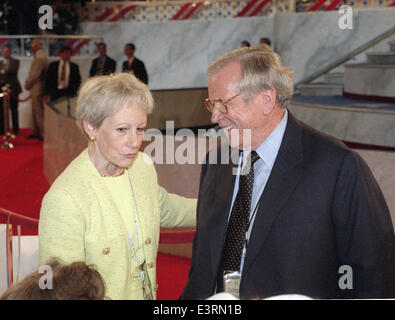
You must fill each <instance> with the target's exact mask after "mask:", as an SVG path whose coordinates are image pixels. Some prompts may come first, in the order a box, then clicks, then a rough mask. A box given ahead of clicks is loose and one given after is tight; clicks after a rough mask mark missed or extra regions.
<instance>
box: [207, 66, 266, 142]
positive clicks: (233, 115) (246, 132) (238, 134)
mask: <svg viewBox="0 0 395 320" xmlns="http://www.w3.org/2000/svg"><path fill="white" fill-rule="evenodd" d="M240 78H241V66H240V63H239V62H231V63H229V64H228V65H226V66H225V67H224V68H223V69H222V70H221V71H219V72H218V73H217V74H215V75H213V76H212V77H211V78H210V79H209V83H208V93H209V99H210V100H215V99H222V100H226V99H229V98H231V97H233V96H235V95H237V94H239V93H240V87H239V81H240ZM255 100H256V99H255V98H253V99H252V100H251V101H250V103H247V102H246V101H245V100H244V99H243V96H242V95H239V96H237V97H236V98H234V99H232V101H231V102H229V103H228V104H227V107H228V108H227V110H228V111H227V113H222V112H220V111H219V109H218V108H217V107H215V108H214V110H213V112H212V115H211V122H213V123H218V125H219V126H220V127H222V128H225V134H226V136H227V138H228V140H229V145H230V146H231V147H233V148H239V149H248V148H250V147H254V146H255V144H257V142H258V141H254V136H255V134H254V133H255V132H256V131H257V130H259V129H260V127H261V126H262V124H263V117H262V113H261V110H260V106H259V104H258V103H256V101H255ZM249 137H251V144H250V141H245V140H244V143H243V138H244V139H249Z"/></svg>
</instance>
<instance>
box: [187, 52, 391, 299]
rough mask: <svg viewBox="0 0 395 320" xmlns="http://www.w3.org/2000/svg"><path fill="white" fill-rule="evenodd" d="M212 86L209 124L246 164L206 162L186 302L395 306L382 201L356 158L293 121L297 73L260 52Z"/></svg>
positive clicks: (224, 69)
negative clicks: (283, 299) (346, 301)
mask: <svg viewBox="0 0 395 320" xmlns="http://www.w3.org/2000/svg"><path fill="white" fill-rule="evenodd" d="M207 74H208V77H209V81H208V94H209V98H208V99H206V100H205V105H206V107H207V109H208V110H209V111H210V112H211V113H212V115H211V121H212V122H213V123H218V125H219V126H220V127H221V128H223V130H224V133H225V135H226V136H227V139H228V142H229V145H230V146H231V148H232V149H234V150H235V151H236V154H237V155H239V153H241V157H240V160H239V162H238V163H229V161H228V162H226V163H223V161H222V160H221V156H222V152H221V150H214V151H216V154H217V159H214V160H216V162H214V163H213V161H210V163H209V162H208V159H211V158H212V157H211V155H210V154H208V155H207V158H206V161H205V162H203V163H204V164H203V166H202V171H201V172H202V173H201V180H200V189H199V198H198V207H197V208H198V209H197V226H196V230H197V231H196V235H195V239H194V242H193V252H192V263H191V269H190V272H189V279H188V283H187V285H186V287H185V289H184V292H183V294H182V296H181V297H182V298H183V299H204V298H207V297H208V296H211V295H213V294H214V293H219V292H227V293H232V294H233V293H234V294H235V295H236V296H239V297H240V298H241V299H252V298H258V299H263V298H266V297H271V296H277V295H283V294H301V295H305V296H308V297H311V298H323V299H333V298H394V297H395V272H394V270H395V236H394V228H393V225H392V221H391V216H390V212H389V209H388V206H387V203H386V201H385V199H384V196H383V193H382V192H381V190H380V187H379V186H378V184H377V182H376V179H375V178H374V176H373V174H372V172H371V171H370V169H369V167H368V166H367V164H366V162H365V161H364V160H363V159H362V158H361V156H360V155H359V154H358V153H357V152H355V151H353V150H350V149H349V148H347V147H346V146H345V145H344V144H343V143H342V142H341V141H339V140H337V139H335V138H333V137H329V136H327V135H325V134H323V133H321V132H318V131H317V130H314V129H312V128H310V127H309V126H307V125H305V124H303V123H302V122H300V121H299V120H297V119H296V118H295V117H294V116H293V115H292V113H291V112H290V111H289V110H288V109H287V107H288V105H289V103H290V101H291V97H292V94H293V88H294V84H293V80H292V76H293V72H292V70H291V69H290V68H289V67H287V66H284V65H283V64H282V62H281V58H280V56H279V55H278V54H276V53H275V52H274V51H273V50H271V49H270V48H268V47H266V48H258V47H257V48H240V49H238V50H234V51H232V52H229V53H227V54H225V55H223V56H222V57H220V58H219V59H218V60H217V61H215V62H214V63H213V64H211V65H210V67H209V68H208V70H207ZM246 133H249V135H247V134H246ZM248 136H249V137H250V138H251V139H244V137H248ZM225 150H228V149H225ZM234 166H236V168H237V170H238V174H236V175H233V172H234V170H233V169H234ZM245 168H247V169H248V170H244V169H245Z"/></svg>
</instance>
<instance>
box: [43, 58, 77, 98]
mask: <svg viewBox="0 0 395 320" xmlns="http://www.w3.org/2000/svg"><path fill="white" fill-rule="evenodd" d="M58 68H59V61H55V62H52V63H50V65H49V67H48V72H47V78H46V82H45V88H44V95H49V96H50V97H51V99H52V100H55V99H58V98H60V97H62V96H68V97H73V96H75V95H77V91H78V88H79V87H80V84H81V75H80V69H79V67H78V65H77V64H75V63H73V62H71V61H70V75H69V86H68V88H66V89H62V90H59V89H58Z"/></svg>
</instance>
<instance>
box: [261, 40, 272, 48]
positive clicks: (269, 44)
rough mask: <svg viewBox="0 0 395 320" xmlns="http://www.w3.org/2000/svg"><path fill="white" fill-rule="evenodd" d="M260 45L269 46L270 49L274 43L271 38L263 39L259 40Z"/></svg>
mask: <svg viewBox="0 0 395 320" xmlns="http://www.w3.org/2000/svg"><path fill="white" fill-rule="evenodd" d="M259 45H260V46H268V47H269V48H270V47H271V45H272V41H271V40H270V39H269V38H261V39H259Z"/></svg>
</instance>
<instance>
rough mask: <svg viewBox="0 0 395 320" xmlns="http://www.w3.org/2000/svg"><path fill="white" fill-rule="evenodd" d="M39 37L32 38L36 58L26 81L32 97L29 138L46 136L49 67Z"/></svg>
mask: <svg viewBox="0 0 395 320" xmlns="http://www.w3.org/2000/svg"><path fill="white" fill-rule="evenodd" d="M42 47H43V45H42V41H41V39H39V38H35V39H33V40H32V42H31V45H30V48H31V50H32V52H33V53H34V60H33V62H32V65H31V67H30V71H29V76H28V78H27V80H26V82H25V89H26V90H30V93H31V99H32V114H33V134H32V135H30V136H29V137H28V138H29V139H40V140H42V139H43V137H44V94H43V93H44V87H45V79H46V76H47V69H48V58H47V56H46V54H45V52H44V51H43V50H42Z"/></svg>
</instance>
